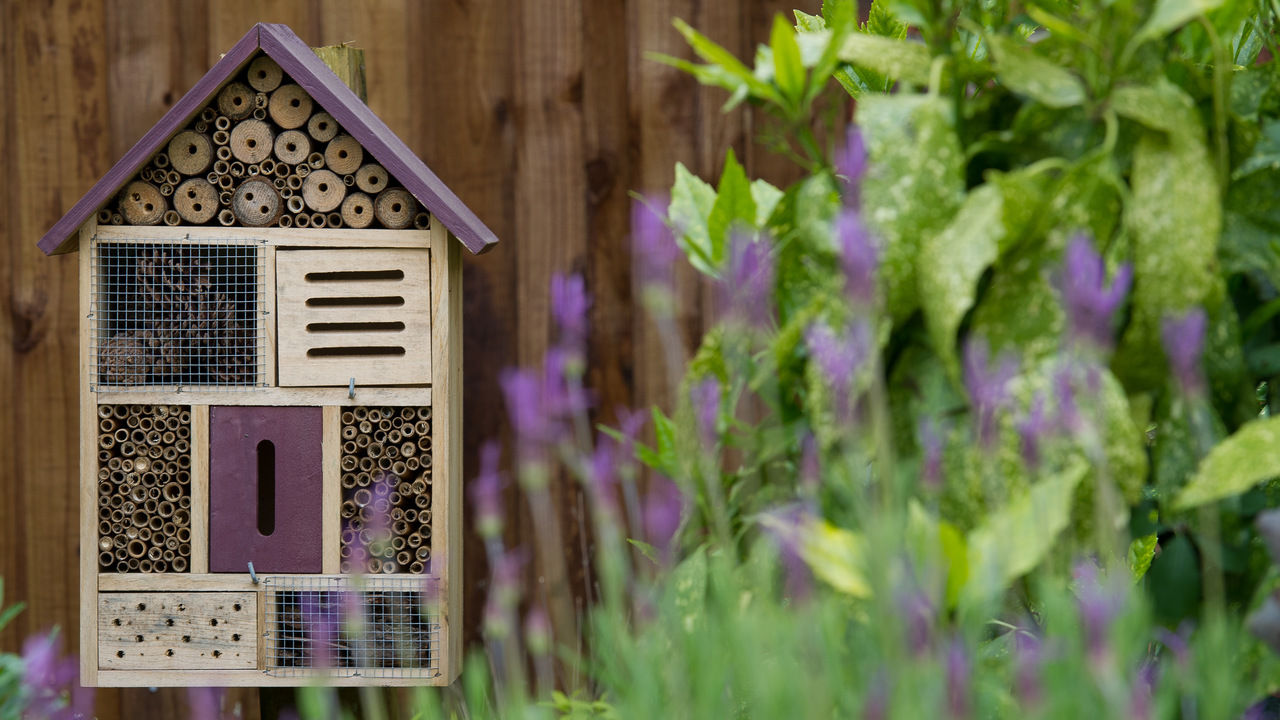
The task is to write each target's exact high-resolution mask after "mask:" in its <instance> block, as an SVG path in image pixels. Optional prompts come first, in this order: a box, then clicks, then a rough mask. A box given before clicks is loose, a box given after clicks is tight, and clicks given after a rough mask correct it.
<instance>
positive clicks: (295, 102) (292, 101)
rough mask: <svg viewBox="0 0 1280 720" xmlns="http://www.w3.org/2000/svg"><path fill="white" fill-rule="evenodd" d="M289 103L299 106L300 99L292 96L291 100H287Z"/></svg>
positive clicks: (300, 103)
mask: <svg viewBox="0 0 1280 720" xmlns="http://www.w3.org/2000/svg"><path fill="white" fill-rule="evenodd" d="M289 105H291V106H293V107H300V106H301V105H302V101H301V100H298V98H294V99H292V100H290V101H289Z"/></svg>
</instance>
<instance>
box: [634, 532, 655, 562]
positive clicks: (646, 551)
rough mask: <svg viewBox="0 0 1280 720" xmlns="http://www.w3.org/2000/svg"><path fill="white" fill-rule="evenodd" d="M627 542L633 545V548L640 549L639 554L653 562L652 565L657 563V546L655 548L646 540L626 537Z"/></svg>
mask: <svg viewBox="0 0 1280 720" xmlns="http://www.w3.org/2000/svg"><path fill="white" fill-rule="evenodd" d="M627 542H629V543H631V544H632V545H633V546H635V548H636V549H637V550H639V551H640V554H641V555H643V556H645V557H646V558H648V559H649V562H651V563H653V564H654V565H658V564H659V563H658V549H657V548H655V547H654V546H652V545H650V544H649V543H647V542H644V541H641V540H635V539H633V538H627Z"/></svg>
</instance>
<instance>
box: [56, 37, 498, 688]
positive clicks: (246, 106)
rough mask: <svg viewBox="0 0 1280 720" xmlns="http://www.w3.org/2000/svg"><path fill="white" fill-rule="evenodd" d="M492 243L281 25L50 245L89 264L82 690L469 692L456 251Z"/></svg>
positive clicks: (218, 77) (179, 110)
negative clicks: (458, 681)
mask: <svg viewBox="0 0 1280 720" xmlns="http://www.w3.org/2000/svg"><path fill="white" fill-rule="evenodd" d="M496 242H497V238H495V237H494V236H493V234H492V233H491V232H490V231H489V230H488V228H486V227H485V226H484V225H483V224H482V223H481V222H480V221H479V220H478V219H477V218H476V216H475V215H474V214H473V213H472V212H471V211H470V210H468V209H467V208H466V207H465V206H464V205H463V204H462V203H461V202H460V201H459V200H458V198H457V197H456V196H455V195H454V194H453V193H452V192H451V191H450V190H449V189H448V188H447V187H445V186H444V185H443V184H442V183H441V182H440V181H439V179H438V178H437V177H436V176H435V175H434V174H433V173H432V172H431V171H430V170H429V169H428V168H427V167H426V165H424V164H423V163H422V161H421V160H419V159H418V158H417V157H416V156H414V155H413V153H412V152H410V150H409V149H408V147H406V146H405V144H404V143H403V142H401V141H400V140H399V139H398V138H396V137H395V135H393V134H392V133H391V132H390V131H389V130H388V128H387V127H386V125H385V124H383V123H382V122H381V121H380V120H379V119H378V118H377V117H376V116H375V115H374V114H373V113H372V112H371V111H370V110H369V109H368V108H367V107H366V106H365V105H364V103H363V102H361V100H360V99H359V98H358V97H357V96H356V94H355V93H354V92H353V91H352V90H351V89H350V88H348V87H347V86H346V85H345V84H343V82H342V81H340V80H339V79H338V77H337V76H336V75H334V73H333V72H332V71H331V70H330V69H329V68H328V67H327V66H326V65H325V64H324V62H322V61H321V60H320V59H319V58H317V56H316V55H315V53H314V52H313V51H312V50H311V49H310V48H308V47H307V46H306V45H305V44H304V43H303V42H302V41H301V40H299V39H298V37H297V36H296V35H294V34H293V32H292V31H290V30H289V28H287V27H285V26H283V25H258V26H256V27H254V28H253V29H252V30H250V31H249V33H248V34H246V35H245V36H244V37H243V38H242V39H241V40H240V41H239V42H238V43H236V45H235V46H234V47H232V48H231V49H230V51H228V52H227V54H226V55H224V56H223V57H222V59H221V60H220V61H219V62H218V63H217V64H216V65H215V66H214V67H213V69H212V70H210V71H209V73H208V74H206V75H205V76H204V78H202V79H201V80H200V81H199V82H198V83H197V84H196V86H195V87H194V88H192V90H191V91H190V92H189V93H187V95H186V96H185V97H183V98H182V99H181V100H180V101H179V102H178V103H177V104H176V105H175V106H174V107H173V109H172V110H171V111H170V112H169V113H168V114H166V115H165V117H164V118H163V119H162V120H161V121H160V123H159V124H157V125H156V126H155V127H154V128H152V129H151V130H150V131H149V132H148V133H147V134H146V135H145V136H144V137H143V138H142V139H141V140H140V141H139V142H138V144H137V145H135V146H134V147H133V149H132V150H130V151H129V152H128V153H126V154H125V156H124V158H123V159H122V160H120V162H119V163H117V164H116V165H115V167H113V168H112V169H111V171H110V172H109V173H107V175H106V176H105V177H103V178H102V179H101V180H100V181H99V182H98V183H97V184H96V185H95V186H94V187H93V189H92V190H91V191H90V192H89V193H88V194H87V195H85V196H84V197H83V198H82V199H80V201H79V202H78V203H76V205H75V206H74V207H73V208H72V209H71V211H70V212H68V213H67V215H66V216H65V217H63V218H62V219H61V220H59V221H58V223H57V224H56V225H54V227H53V229H52V230H50V231H49V232H48V234H46V235H45V236H44V238H42V239H41V240H40V243H39V246H40V248H41V249H42V250H44V251H45V252H46V253H50V254H52V253H66V252H74V251H76V250H79V251H80V264H79V267H80V318H81V320H80V388H81V392H80V399H81V405H80V448H81V450H80V468H81V471H80V473H81V479H80V498H81V525H80V550H81V552H80V555H81V558H80V562H81V566H80V568H81V569H80V581H81V600H80V618H81V628H80V633H81V643H80V647H81V664H82V668H81V681H82V682H83V683H84V684H85V685H100V686H172V685H215V686H232V685H257V686H268V685H298V684H304V683H310V682H313V681H314V680H315V678H317V677H323V678H325V679H326V680H327V681H328V682H332V683H335V684H347V685H359V684H377V685H396V684H401V685H405V684H438V685H442V684H448V683H449V682H452V681H453V679H454V678H456V677H457V675H458V672H459V669H460V664H461V660H462V657H461V640H460V638H461V627H460V611H461V571H462V568H461V560H462V551H461V546H460V543H461V520H460V517H461V500H462V495H461V458H460V451H459V448H460V439H461V432H462V425H461V418H462V405H461V380H462V342H461V332H462V327H461V321H462V308H461V305H460V300H461V280H462V274H461V249H462V246H465V247H466V248H467V249H469V250H470V251H472V252H476V253H479V252H483V251H485V250H486V249H488V248H489V247H491V246H492V245H493V244H494V243H496Z"/></svg>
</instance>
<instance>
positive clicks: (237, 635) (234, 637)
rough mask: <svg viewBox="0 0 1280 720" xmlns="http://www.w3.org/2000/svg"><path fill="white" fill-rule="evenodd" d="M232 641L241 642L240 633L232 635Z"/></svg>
mask: <svg viewBox="0 0 1280 720" xmlns="http://www.w3.org/2000/svg"><path fill="white" fill-rule="evenodd" d="M231 642H240V633H234V634H232V636H231Z"/></svg>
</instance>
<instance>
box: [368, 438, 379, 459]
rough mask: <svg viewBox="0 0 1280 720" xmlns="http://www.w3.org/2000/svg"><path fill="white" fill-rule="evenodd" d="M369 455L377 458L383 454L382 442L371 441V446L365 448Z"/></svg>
mask: <svg viewBox="0 0 1280 720" xmlns="http://www.w3.org/2000/svg"><path fill="white" fill-rule="evenodd" d="M365 452H366V453H367V454H368V455H369V457H371V458H374V459H375V460H376V459H377V458H379V457H381V456H382V443H376V442H375V443H369V447H368V448H366V449H365Z"/></svg>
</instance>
